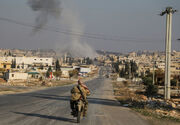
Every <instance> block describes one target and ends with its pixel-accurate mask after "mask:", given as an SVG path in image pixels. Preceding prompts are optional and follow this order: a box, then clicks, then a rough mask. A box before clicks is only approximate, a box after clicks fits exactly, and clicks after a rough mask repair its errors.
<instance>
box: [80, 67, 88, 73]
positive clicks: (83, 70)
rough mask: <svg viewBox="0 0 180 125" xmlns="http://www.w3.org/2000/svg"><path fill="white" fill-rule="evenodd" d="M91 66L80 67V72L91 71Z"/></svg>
mask: <svg viewBox="0 0 180 125" xmlns="http://www.w3.org/2000/svg"><path fill="white" fill-rule="evenodd" d="M90 72H91V68H86V67H80V73H90Z"/></svg>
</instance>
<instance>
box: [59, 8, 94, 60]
mask: <svg viewBox="0 0 180 125" xmlns="http://www.w3.org/2000/svg"><path fill="white" fill-rule="evenodd" d="M63 13H64V16H63V17H62V18H61V19H62V20H61V22H62V23H63V24H65V25H66V26H67V27H68V28H69V29H70V30H71V31H78V34H79V36H78V35H77V36H74V35H69V36H68V39H69V41H70V42H66V43H64V44H58V45H57V46H56V48H57V52H58V53H61V54H65V53H70V55H71V56H73V57H90V58H94V57H95V56H97V53H96V52H95V50H94V49H93V48H92V47H91V46H90V45H89V44H88V43H87V42H86V41H84V40H83V39H82V38H81V36H83V33H84V26H83V23H82V22H81V21H80V18H79V15H78V12H76V11H75V10H72V9H71V8H64V9H63Z"/></svg>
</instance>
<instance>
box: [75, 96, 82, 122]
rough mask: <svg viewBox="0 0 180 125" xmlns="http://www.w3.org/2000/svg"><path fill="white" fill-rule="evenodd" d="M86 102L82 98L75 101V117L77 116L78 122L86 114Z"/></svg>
mask: <svg viewBox="0 0 180 125" xmlns="http://www.w3.org/2000/svg"><path fill="white" fill-rule="evenodd" d="M84 106H85V104H84V102H83V101H82V100H81V99H80V100H78V101H77V102H76V103H75V113H74V114H73V116H74V117H77V123H80V121H81V119H82V118H83V115H84Z"/></svg>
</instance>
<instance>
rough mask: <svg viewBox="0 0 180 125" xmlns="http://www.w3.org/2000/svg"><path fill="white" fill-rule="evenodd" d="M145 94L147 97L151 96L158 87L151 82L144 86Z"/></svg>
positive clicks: (155, 92) (155, 93)
mask: <svg viewBox="0 0 180 125" xmlns="http://www.w3.org/2000/svg"><path fill="white" fill-rule="evenodd" d="M145 94H146V95H147V97H153V96H155V95H157V94H158V87H157V86H156V85H153V84H152V83H150V84H148V85H147V86H146V90H145Z"/></svg>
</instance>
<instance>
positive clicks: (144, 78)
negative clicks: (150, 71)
mask: <svg viewBox="0 0 180 125" xmlns="http://www.w3.org/2000/svg"><path fill="white" fill-rule="evenodd" d="M142 80H143V83H144V85H149V84H152V81H153V80H152V77H143V78H142Z"/></svg>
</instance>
